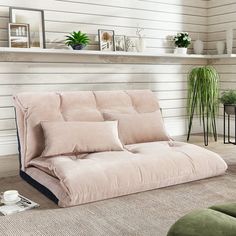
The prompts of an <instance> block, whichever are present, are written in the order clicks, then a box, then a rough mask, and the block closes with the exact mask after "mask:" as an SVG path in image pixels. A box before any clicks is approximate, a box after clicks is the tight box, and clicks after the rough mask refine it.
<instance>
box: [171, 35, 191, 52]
mask: <svg viewBox="0 0 236 236" xmlns="http://www.w3.org/2000/svg"><path fill="white" fill-rule="evenodd" d="M174 44H175V46H176V48H175V51H174V53H176V54H187V50H188V46H189V45H190V44H191V38H190V37H189V34H188V33H187V32H181V33H178V34H177V35H176V36H174Z"/></svg>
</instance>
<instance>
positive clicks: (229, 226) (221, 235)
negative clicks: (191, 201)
mask: <svg viewBox="0 0 236 236" xmlns="http://www.w3.org/2000/svg"><path fill="white" fill-rule="evenodd" d="M234 206H236V204H234ZM215 207H216V206H214V207H212V208H215ZM221 209H223V208H222V207H221ZM234 212H235V213H236V211H234ZM167 236H236V218H234V217H232V216H230V215H227V214H224V213H222V212H219V211H216V210H213V209H204V210H198V211H194V212H191V213H189V214H187V215H185V216H184V217H182V218H180V219H179V220H178V221H177V222H176V223H175V224H174V225H173V226H172V227H171V228H170V230H169V232H168V234H167Z"/></svg>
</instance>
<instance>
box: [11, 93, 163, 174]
mask: <svg viewBox="0 0 236 236" xmlns="http://www.w3.org/2000/svg"><path fill="white" fill-rule="evenodd" d="M14 101H15V106H16V115H17V121H18V123H17V126H18V127H17V128H18V133H19V139H20V140H19V141H20V146H21V164H22V169H23V170H24V168H25V167H27V165H28V163H29V161H30V160H32V159H33V158H36V157H38V156H39V155H40V154H41V153H42V151H43V150H44V137H43V131H42V127H41V125H40V122H41V121H103V120H104V119H103V116H102V113H103V112H113V113H114V112H115V113H116V112H117V113H134V114H135V113H148V112H155V111H157V110H159V104H158V101H157V99H156V97H155V95H154V94H153V93H152V92H151V91H150V90H130V91H94V92H93V91H78V92H60V93H59V92H51V93H20V94H17V95H15V96H14ZM157 122H158V121H157Z"/></svg>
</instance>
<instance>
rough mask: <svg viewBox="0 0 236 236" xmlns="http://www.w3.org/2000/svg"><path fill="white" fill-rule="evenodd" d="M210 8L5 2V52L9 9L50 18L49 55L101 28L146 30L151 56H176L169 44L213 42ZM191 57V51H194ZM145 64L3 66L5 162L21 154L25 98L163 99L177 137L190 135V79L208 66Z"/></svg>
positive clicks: (154, 0) (137, 1) (151, 1)
mask: <svg viewBox="0 0 236 236" xmlns="http://www.w3.org/2000/svg"><path fill="white" fill-rule="evenodd" d="M207 3H208V1H203V0H198V1H195V0H129V1H128V0H116V1H110V0H100V1H97V0H41V1H37V2H36V1H32V0H17V1H15V0H0V46H7V24H8V21H9V18H8V14H9V13H8V12H9V6H14V7H27V8H38V9H43V10H44V11H45V27H46V39H47V47H49V48H58V47H61V46H62V40H63V39H64V36H65V34H67V33H69V32H71V31H73V30H82V31H84V32H87V33H88V34H89V35H90V37H91V39H92V43H91V45H89V46H88V48H87V49H98V45H97V43H96V42H94V40H93V39H94V36H95V35H96V33H97V30H98V29H99V28H106V29H114V30H115V32H116V34H118V35H127V36H131V37H136V35H135V31H136V27H137V26H139V27H143V28H145V35H146V36H145V37H146V41H147V46H148V48H147V51H152V52H159V53H161V52H172V51H173V48H172V45H171V43H170V42H169V41H168V40H167V39H166V38H167V36H169V35H173V34H175V33H176V32H178V31H188V32H189V33H190V34H191V36H192V38H193V40H194V39H196V38H197V37H198V36H199V37H200V38H201V39H202V40H203V41H204V42H207ZM190 50H191V49H190ZM156 63H157V64H156V65H154V64H145V62H144V61H139V62H138V63H130V62H129V63H125V62H123V63H120V62H119V63H115V64H112V63H111V62H109V61H108V64H104V63H82V64H80V63H71V62H70V63H67V62H64V63H52V62H50V63H42V62H37V61H36V62H35V61H34V62H17V63H15V62H1V60H0V155H3V154H10V153H15V152H16V138H15V122H14V111H13V106H12V99H11V96H12V94H14V93H18V92H23V91H54V90H111V89H145V88H149V89H152V90H153V91H155V93H156V95H157V96H158V97H159V98H160V102H161V106H162V108H163V115H164V117H165V121H166V126H167V128H168V130H169V132H170V134H171V135H181V134H184V133H186V111H185V110H186V109H185V107H186V75H187V73H188V71H189V70H190V69H191V68H192V67H194V66H196V65H201V64H205V63H206V60H201V59H194V60H191V59H181V60H180V59H178V60H172V59H170V60H159V61H157V62H156Z"/></svg>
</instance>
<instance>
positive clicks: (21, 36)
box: [8, 23, 30, 48]
mask: <svg viewBox="0 0 236 236" xmlns="http://www.w3.org/2000/svg"><path fill="white" fill-rule="evenodd" d="M8 32H9V47H10V48H29V47H30V37H29V25H28V24H15V23H9V25H8Z"/></svg>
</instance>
